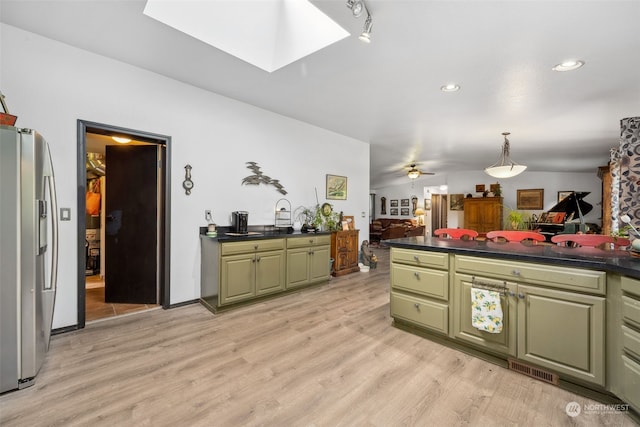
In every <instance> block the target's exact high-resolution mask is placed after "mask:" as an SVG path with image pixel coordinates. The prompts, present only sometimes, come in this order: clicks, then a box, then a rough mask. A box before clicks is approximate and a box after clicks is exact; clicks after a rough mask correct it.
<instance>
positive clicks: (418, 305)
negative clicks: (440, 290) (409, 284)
mask: <svg viewBox="0 0 640 427" xmlns="http://www.w3.org/2000/svg"><path fill="white" fill-rule="evenodd" d="M413 306H414V307H415V308H417V309H418V310H420V304H418V303H417V302H416V303H414V304H413Z"/></svg>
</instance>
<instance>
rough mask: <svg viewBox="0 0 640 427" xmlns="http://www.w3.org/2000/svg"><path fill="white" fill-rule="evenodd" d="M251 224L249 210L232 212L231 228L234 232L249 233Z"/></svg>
mask: <svg viewBox="0 0 640 427" xmlns="http://www.w3.org/2000/svg"><path fill="white" fill-rule="evenodd" d="M248 225H249V212H247V211H235V212H231V229H232V230H233V232H234V233H239V234H247V233H248Z"/></svg>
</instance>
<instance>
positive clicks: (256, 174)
mask: <svg viewBox="0 0 640 427" xmlns="http://www.w3.org/2000/svg"><path fill="white" fill-rule="evenodd" d="M246 163H247V169H249V170H250V171H251V172H253V175H249V176H246V177H244V178H243V179H242V185H260V184H266V185H273V186H274V187H276V191H278V193H280V194H287V191H286V190H285V189H284V186H283V185H282V184H280V181H279V180H277V179H271V177H269V176H267V175H265V174H264V173H262V171H261V170H260V166H258V164H257V163H256V162H246Z"/></svg>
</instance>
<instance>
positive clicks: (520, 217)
mask: <svg viewBox="0 0 640 427" xmlns="http://www.w3.org/2000/svg"><path fill="white" fill-rule="evenodd" d="M528 221H529V215H528V214H527V213H525V212H521V211H518V210H513V209H510V210H509V214H508V215H507V222H508V223H509V225H510V226H511V229H512V230H524V229H526V228H527V227H526V223H527V222H528Z"/></svg>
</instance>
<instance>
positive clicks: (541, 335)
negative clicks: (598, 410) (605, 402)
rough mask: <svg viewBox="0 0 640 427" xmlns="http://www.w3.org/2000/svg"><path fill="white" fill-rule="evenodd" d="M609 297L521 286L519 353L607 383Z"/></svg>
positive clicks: (552, 367) (544, 364)
mask: <svg viewBox="0 0 640 427" xmlns="http://www.w3.org/2000/svg"><path fill="white" fill-rule="evenodd" d="M604 324H605V298H602V297H596V296H591V295H583V294H577V293H573V292H564V291H558V290H554V289H545V288H538V287H533V286H526V285H519V286H518V358H519V359H521V360H525V361H529V362H531V363H534V364H536V365H538V366H541V367H546V368H548V369H550V370H551V371H555V372H558V373H564V374H567V375H570V376H572V377H575V378H579V379H582V380H585V381H588V382H591V383H594V384H599V385H604V383H605V382H604V372H605V367H604V362H605V359H604V351H605V347H604V344H605V337H604Z"/></svg>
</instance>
